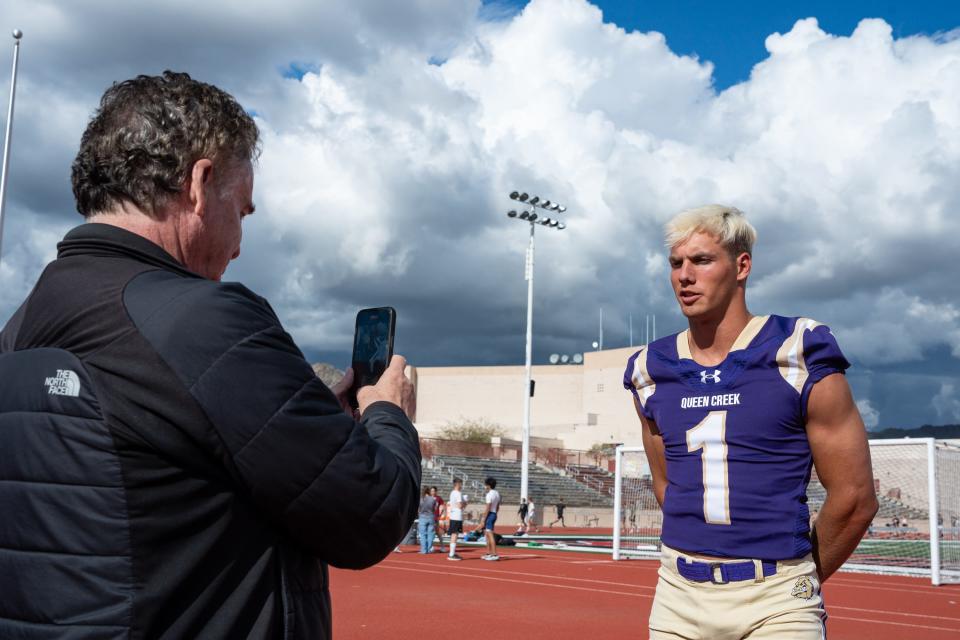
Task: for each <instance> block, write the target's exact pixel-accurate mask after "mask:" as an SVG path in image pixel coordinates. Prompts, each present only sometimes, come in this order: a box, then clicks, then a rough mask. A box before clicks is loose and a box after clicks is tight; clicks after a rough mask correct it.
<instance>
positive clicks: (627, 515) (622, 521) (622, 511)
mask: <svg viewBox="0 0 960 640" xmlns="http://www.w3.org/2000/svg"><path fill="white" fill-rule="evenodd" d="M662 524H663V514H662V513H661V511H660V505H659V504H657V498H656V496H654V494H653V481H652V479H651V476H650V465H648V464H647V456H646V454H645V453H644V452H643V448H642V447H617V452H616V478H615V484H614V495H613V559H614V560H620V559H626V558H656V557H659V555H660V527H661V525H662Z"/></svg>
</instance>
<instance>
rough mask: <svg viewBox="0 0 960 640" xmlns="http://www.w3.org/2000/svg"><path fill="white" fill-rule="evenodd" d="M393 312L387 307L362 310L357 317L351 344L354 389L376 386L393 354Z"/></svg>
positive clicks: (394, 314)
mask: <svg viewBox="0 0 960 640" xmlns="http://www.w3.org/2000/svg"><path fill="white" fill-rule="evenodd" d="M395 318H396V312H395V311H394V310H393V309H392V308H391V307H378V308H375V309H364V310H362V311H360V313H358V314H357V328H356V334H355V337H354V343H353V371H354V374H355V375H356V382H355V385H354V386H355V387H356V388H359V387H363V386H366V385H370V384H376V383H377V381H378V380H379V379H380V376H381V375H383V372H384V371H385V370H386V368H387V365H388V364H389V362H390V357H391V356H392V355H393V334H394V326H395V323H396V320H395Z"/></svg>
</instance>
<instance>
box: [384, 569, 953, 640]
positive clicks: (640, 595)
mask: <svg viewBox="0 0 960 640" xmlns="http://www.w3.org/2000/svg"><path fill="white" fill-rule="evenodd" d="M405 564H410V563H405ZM375 568H383V569H394V570H397V571H412V572H414V573H429V574H431V575H437V576H454V577H457V576H459V577H463V578H467V579H477V580H492V581H494V582H512V583H515V584H526V585H535V586H542V587H552V588H554V589H568V590H572V591H587V592H590V593H609V594H612V595H618V596H633V597H635V598H647V599H650V600H652V599H653V596H652V595H647V594H645V593H628V592H624V591H610V590H607V589H593V588H590V587H574V586H570V585H565V584H550V583H549V582H531V581H529V580H511V579H510V578H495V577H493V576H478V575H468V574H462V573H461V574H458V573H451V572H448V571H434V570H431V569H416V568H413V567H393V566H384V564H383V563H381V564H378V565H376V567H375ZM486 571H489V569H486ZM878 613H888V612H879V611H878ZM828 615H829V613H828ZM931 617H933V616H931ZM830 618H831V619H833V620H849V621H851V622H869V623H874V624H886V625H892V626H897V627H909V628H911V629H927V630H930V631H953V632H956V628H947V627H934V626H931V625H924V624H912V623H909V622H892V621H887V620H875V619H872V618H850V617H846V616H836V615H831V616H830Z"/></svg>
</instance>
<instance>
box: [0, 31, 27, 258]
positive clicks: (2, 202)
mask: <svg viewBox="0 0 960 640" xmlns="http://www.w3.org/2000/svg"><path fill="white" fill-rule="evenodd" d="M12 35H13V73H12V75H11V78H10V106H9V107H8V108H7V131H6V135H5V137H4V140H3V173H0V259H2V257H3V211H4V209H5V207H6V204H7V174H8V173H9V170H10V136H11V134H12V133H13V103H14V99H15V98H16V95H17V63H18V62H19V61H20V38H22V37H23V32H22V31H20V29H14V30H13V34H12Z"/></svg>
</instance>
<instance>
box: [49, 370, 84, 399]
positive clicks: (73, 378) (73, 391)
mask: <svg viewBox="0 0 960 640" xmlns="http://www.w3.org/2000/svg"><path fill="white" fill-rule="evenodd" d="M43 386H45V387H47V393H48V394H49V395H51V396H71V397H73V398H76V397H77V396H79V395H80V378H79V377H78V376H77V374H76V372H75V371H71V370H70V369H57V375H55V376H53V377H52V378H47V379H46V381H45V382H44V383H43Z"/></svg>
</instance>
